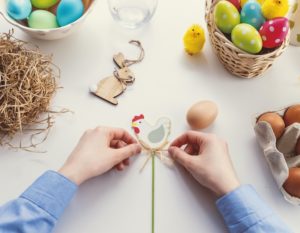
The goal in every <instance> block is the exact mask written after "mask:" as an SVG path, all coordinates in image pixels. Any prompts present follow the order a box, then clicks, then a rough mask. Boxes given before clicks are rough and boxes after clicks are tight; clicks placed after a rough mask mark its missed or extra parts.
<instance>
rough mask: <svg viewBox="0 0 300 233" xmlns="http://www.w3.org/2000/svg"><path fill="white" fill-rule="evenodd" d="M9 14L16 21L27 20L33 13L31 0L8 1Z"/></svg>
mask: <svg viewBox="0 0 300 233" xmlns="http://www.w3.org/2000/svg"><path fill="white" fill-rule="evenodd" d="M6 9H7V14H8V15H9V16H10V17H12V18H13V19H15V20H23V19H26V18H27V17H28V16H29V15H30V13H31V11H32V5H31V2H30V0H7V2H6Z"/></svg>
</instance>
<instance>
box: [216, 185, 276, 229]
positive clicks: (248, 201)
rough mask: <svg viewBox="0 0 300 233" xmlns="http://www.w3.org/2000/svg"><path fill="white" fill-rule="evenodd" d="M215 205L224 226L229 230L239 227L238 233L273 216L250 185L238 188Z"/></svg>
mask: <svg viewBox="0 0 300 233" xmlns="http://www.w3.org/2000/svg"><path fill="white" fill-rule="evenodd" d="M216 204H217V208H218V210H219V212H220V213H221V214H222V216H223V218H224V220H225V223H226V225H227V226H228V227H229V228H230V227H231V226H232V227H233V226H237V225H239V229H240V230H241V231H240V232H244V231H246V230H247V228H249V226H251V225H254V224H256V223H257V222H258V221H260V220H262V219H264V218H266V217H268V216H270V215H272V214H273V213H272V211H271V210H270V209H269V208H268V207H267V205H266V204H265V203H264V202H263V201H262V200H261V198H260V197H259V196H258V194H257V193H256V191H255V190H254V188H253V187H252V186H251V185H242V186H240V187H238V188H237V189H235V190H233V191H232V192H230V193H228V194H226V195H225V196H223V197H221V198H220V199H219V200H217V203H216Z"/></svg>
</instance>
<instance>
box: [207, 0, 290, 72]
mask: <svg viewBox="0 0 300 233" xmlns="http://www.w3.org/2000/svg"><path fill="white" fill-rule="evenodd" d="M217 2H218V1H214V2H213V3H212V1H211V0H206V12H205V19H206V23H207V29H208V33H209V37H210V41H211V44H212V47H213V49H214V51H215V53H216V54H217V56H218V58H219V60H220V61H221V63H222V64H223V65H224V66H225V68H226V69H227V70H228V71H229V72H230V73H232V74H234V75H236V76H238V77H241V78H254V77H257V76H259V75H261V74H263V73H264V72H265V71H266V70H267V69H269V68H270V67H271V66H272V64H273V62H274V61H275V59H276V58H277V57H279V56H280V55H281V54H282V53H283V51H284V50H285V49H286V47H287V46H288V45H289V38H290V31H289V32H288V35H287V37H286V39H285V41H284V42H283V43H282V45H281V46H280V47H278V48H276V49H275V50H271V51H269V52H266V51H264V49H263V50H262V52H261V53H260V54H249V53H247V52H244V51H243V50H241V49H239V48H237V47H236V46H235V45H234V44H233V43H232V42H231V41H230V40H229V39H228V38H227V37H226V36H225V35H224V34H223V33H222V32H221V31H220V30H219V29H218V28H217V26H216V24H215V22H214V7H215V5H216V4H217Z"/></svg>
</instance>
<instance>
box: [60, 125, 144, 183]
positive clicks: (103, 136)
mask: <svg viewBox="0 0 300 233" xmlns="http://www.w3.org/2000/svg"><path fill="white" fill-rule="evenodd" d="M140 152H141V147H140V145H138V144H137V141H136V140H135V139H134V138H133V137H132V136H130V134H129V133H128V132H126V131H125V130H123V129H117V128H107V127H97V128H95V129H89V130H87V131H85V133H84V134H83V136H82V137H81V138H80V141H79V143H78V144H77V146H76V147H75V149H74V150H73V152H72V153H71V155H70V156H69V158H68V159H67V161H66V162H65V164H64V165H63V166H62V168H61V169H60V170H59V171H58V172H59V173H61V174H62V175H64V176H65V177H67V178H68V179H70V180H72V181H73V182H74V183H76V184H77V185H80V184H81V183H83V182H84V181H86V180H88V179H90V178H92V177H95V176H99V175H101V174H103V173H105V172H107V171H109V170H110V169H111V168H113V167H116V168H117V169H118V170H123V169H124V168H125V166H128V165H129V157H131V156H133V155H137V154H139V153H140Z"/></svg>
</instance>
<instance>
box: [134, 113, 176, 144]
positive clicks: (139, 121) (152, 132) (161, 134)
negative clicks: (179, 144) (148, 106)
mask: <svg viewBox="0 0 300 233" xmlns="http://www.w3.org/2000/svg"><path fill="white" fill-rule="evenodd" d="M132 128H133V130H134V133H135V135H136V137H137V138H138V140H139V142H140V143H141V144H142V146H143V147H146V148H150V149H152V150H157V149H162V147H164V146H166V144H167V143H168V137H169V135H170V130H171V121H170V119H168V118H165V117H164V118H160V119H159V120H158V121H157V123H156V124H155V125H154V126H152V125H150V124H149V123H148V122H147V121H145V118H144V115H143V114H141V115H139V116H135V117H134V118H133V119H132Z"/></svg>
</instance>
